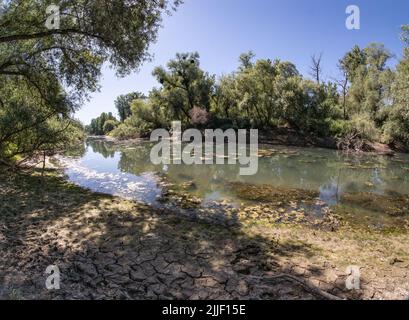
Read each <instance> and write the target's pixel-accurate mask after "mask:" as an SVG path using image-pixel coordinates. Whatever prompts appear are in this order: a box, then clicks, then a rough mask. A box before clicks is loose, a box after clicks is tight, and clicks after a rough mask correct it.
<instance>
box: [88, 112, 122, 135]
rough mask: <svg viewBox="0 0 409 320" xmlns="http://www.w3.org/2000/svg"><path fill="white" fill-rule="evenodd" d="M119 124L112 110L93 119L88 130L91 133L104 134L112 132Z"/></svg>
mask: <svg viewBox="0 0 409 320" xmlns="http://www.w3.org/2000/svg"><path fill="white" fill-rule="evenodd" d="M117 125H118V121H117V120H116V119H115V117H114V116H113V115H112V113H111V112H109V113H106V112H103V113H101V115H100V116H99V117H98V118H95V119H92V120H91V124H90V125H89V126H88V127H87V131H88V133H89V134H91V135H96V136H102V135H106V134H108V133H109V132H111V131H112V130H113V129H115V127H116V126H117Z"/></svg>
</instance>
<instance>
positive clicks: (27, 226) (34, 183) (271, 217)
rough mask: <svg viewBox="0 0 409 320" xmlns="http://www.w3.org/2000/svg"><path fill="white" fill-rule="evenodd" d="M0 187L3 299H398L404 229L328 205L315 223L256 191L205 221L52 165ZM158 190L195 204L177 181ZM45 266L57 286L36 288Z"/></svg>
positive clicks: (404, 265) (0, 182)
mask: <svg viewBox="0 0 409 320" xmlns="http://www.w3.org/2000/svg"><path fill="white" fill-rule="evenodd" d="M0 186H1V188H0V203H1V206H0V220H1V232H0V238H1V240H2V241H1V250H2V252H3V254H2V255H1V257H0V263H1V265H2V266H3V274H2V279H1V280H2V281H1V283H2V286H1V288H0V298H2V299H30V298H34V299H110V298H112V299H158V298H159V299H253V298H254V299H407V296H406V293H407V290H408V289H409V288H408V284H407V283H405V281H402V280H403V279H405V278H407V277H408V276H409V274H408V266H409V265H408V263H409V253H408V250H407V246H406V243H408V240H409V238H408V237H409V236H408V233H407V231H404V232H400V231H387V232H385V231H377V230H373V229H368V228H365V227H364V226H363V225H361V226H354V225H353V224H349V223H348V221H347V220H345V219H344V218H343V217H341V216H339V215H338V214H335V213H330V212H329V213H328V216H327V218H325V219H323V220H322V221H320V222H319V223H317V222H314V221H311V220H309V219H308V218H306V216H305V213H304V214H303V213H302V212H298V211H293V212H281V211H279V210H278V209H274V206H271V205H269V204H268V203H264V204H263V203H262V202H263V201H261V200H260V199H259V198H257V199H258V200H257V201H258V204H256V205H250V206H248V207H245V208H242V209H241V210H240V212H237V217H236V219H237V220H236V223H234V224H220V223H213V222H212V221H206V220H202V219H197V217H196V218H192V217H190V216H186V215H180V214H179V212H178V209H173V210H172V209H159V208H153V207H150V206H148V205H144V204H141V203H138V202H135V201H130V200H125V199H123V198H119V197H115V196H110V195H106V194H100V193H95V192H91V191H89V190H87V189H83V188H81V187H78V186H75V185H73V184H71V183H69V182H67V181H66V178H65V177H64V175H63V173H62V171H61V169H47V170H46V172H45V173H44V174H41V173H40V171H37V170H36V171H34V172H33V173H31V174H21V173H13V174H7V175H5V174H2V176H1V179H0ZM243 187H245V186H243ZM243 187H241V186H234V188H236V189H237V190H239V191H240V190H241V189H243ZM182 189H183V187H182ZM243 190H244V191H243V192H246V193H247V194H248V195H247V197H253V196H254V195H253V191H254V190H252V189H251V188H250V189H249V188H248V187H245V188H244V189H243ZM269 192H273V193H275V194H277V195H278V193H277V192H279V191H277V190H270V191H269V190H266V188H263V194H270V193H269ZM281 192H284V193H287V192H286V191H281ZM166 194H167V195H166V196H165V198H166V197H168V199H165V200H164V201H168V200H169V199H173V200H175V199H178V198H180V199H184V200H182V202H183V203H182V204H179V205H185V206H188V207H189V206H190V207H192V206H193V207H194V203H195V201H194V199H192V198H189V197H187V196H186V194H185V195H184V193H183V191H182V190H180V189H178V188H176V189H174V188H173V187H171V188H170V190H168V192H167V193H166ZM292 194H293V195H294V193H292ZM299 196H301V197H302V195H299ZM305 196H306V197H307V198H308V197H311V196H313V195H305ZM258 197H259V196H258ZM269 197H270V198H271V195H270V196H269ZM294 197H295V198H297V196H295V195H294ZM294 197H293V198H292V199H293V200H294V199H295V198H294ZM281 198H282V201H286V199H287V198H286V197H281ZM287 200H289V199H287ZM290 200H291V199H290ZM260 201H261V202H260ZM175 208H177V207H175ZM208 210H210V209H208ZM224 214H225V215H229V214H231V212H230V211H228V210H227V211H226V212H224ZM204 215H205V216H209V215H210V216H211V213H210V211H209V212H204ZM408 226H409V225H408ZM374 252H376V255H374ZM50 264H57V265H59V267H60V269H61V273H62V279H63V280H62V287H61V289H60V290H57V291H48V290H46V289H45V288H44V281H45V277H44V270H45V269H46V267H47V266H48V265H50ZM349 265H361V266H364V267H362V268H361V270H360V272H361V289H360V290H354V291H350V290H346V288H345V280H346V278H347V277H348V274H346V271H345V270H346V268H347V267H348V266H349Z"/></svg>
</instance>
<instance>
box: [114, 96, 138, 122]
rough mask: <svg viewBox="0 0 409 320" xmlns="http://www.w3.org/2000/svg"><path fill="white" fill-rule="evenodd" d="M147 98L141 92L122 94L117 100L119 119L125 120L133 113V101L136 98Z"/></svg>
mask: <svg viewBox="0 0 409 320" xmlns="http://www.w3.org/2000/svg"><path fill="white" fill-rule="evenodd" d="M141 98H145V96H144V95H143V94H142V93H140V92H131V93H128V94H124V95H120V96H119V97H118V98H116V100H115V107H116V109H117V110H118V114H119V120H120V121H121V122H124V121H125V119H126V118H128V117H129V116H130V115H131V114H132V113H131V103H132V101H134V100H136V99H141Z"/></svg>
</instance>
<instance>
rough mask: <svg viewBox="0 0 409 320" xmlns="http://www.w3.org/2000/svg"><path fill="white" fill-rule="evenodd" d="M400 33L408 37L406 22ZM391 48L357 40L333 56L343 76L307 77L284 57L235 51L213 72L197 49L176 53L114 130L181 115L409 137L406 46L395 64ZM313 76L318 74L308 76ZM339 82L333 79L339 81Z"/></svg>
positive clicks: (200, 120)
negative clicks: (233, 61)
mask: <svg viewBox="0 0 409 320" xmlns="http://www.w3.org/2000/svg"><path fill="white" fill-rule="evenodd" d="M403 31H404V32H403V35H402V39H403V40H404V41H406V43H408V45H409V26H407V27H404V28H403ZM391 58H392V54H391V53H390V52H389V51H388V50H387V49H385V47H384V46H383V45H381V44H370V45H369V46H367V47H366V48H363V49H361V48H360V47H358V46H355V47H354V48H352V50H351V51H349V52H348V53H346V54H345V55H344V57H343V58H342V59H341V60H340V62H339V67H340V70H341V71H342V74H343V78H342V79H341V80H339V81H336V84H335V83H333V82H322V81H311V80H308V79H305V78H303V77H302V75H300V73H299V72H298V70H297V68H296V66H295V65H294V64H292V63H291V62H285V61H280V60H278V59H276V60H270V59H259V60H256V59H255V55H254V53H252V52H247V53H243V54H242V55H240V57H239V67H238V68H237V70H236V71H235V72H233V73H231V74H227V75H223V76H221V77H220V78H219V79H217V81H216V78H215V76H211V75H209V74H208V73H206V72H205V71H203V70H202V69H201V68H200V63H199V55H198V54H197V53H190V54H189V53H188V54H177V55H176V58H175V59H172V60H171V61H170V62H169V63H168V64H167V68H163V67H157V68H156V69H155V70H154V72H153V74H154V76H156V78H157V80H158V82H159V83H160V84H161V87H159V88H154V89H153V90H152V91H151V92H150V93H149V96H148V97H147V98H146V99H137V100H133V102H132V103H131V107H130V109H131V111H130V114H129V116H128V117H127V119H126V120H124V122H123V124H122V125H120V126H118V127H117V128H116V129H114V130H113V131H112V135H114V136H117V137H119V138H125V137H134V136H146V135H147V134H148V133H149V132H150V131H152V130H153V129H155V128H168V127H169V126H170V123H171V121H173V120H180V121H182V123H183V125H184V126H185V127H189V126H199V127H213V128H216V127H217V128H223V129H227V128H236V129H237V128H249V127H252V128H258V129H271V128H276V127H281V126H285V127H291V128H293V129H295V130H297V131H298V132H301V133H304V134H313V135H317V136H325V137H328V136H333V137H336V138H339V139H340V141H343V140H342V139H343V138H345V139H346V140H345V141H347V140H348V139H351V138H352V139H353V140H354V141H355V142H356V143H355V142H354V143H355V144H354V145H356V146H359V145H363V144H362V143H360V140H362V139H365V140H369V141H386V142H394V141H400V142H403V143H406V144H407V145H409V133H408V132H409V120H408V119H409V107H408V106H409V86H408V83H409V48H406V49H405V55H404V58H403V60H402V61H400V63H399V65H398V67H397V70H396V72H395V71H394V70H392V69H391V68H390V67H389V66H388V61H389V60H390V59H391ZM315 80H317V79H315ZM338 86H339V87H338Z"/></svg>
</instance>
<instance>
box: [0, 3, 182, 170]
mask: <svg viewBox="0 0 409 320" xmlns="http://www.w3.org/2000/svg"><path fill="white" fill-rule="evenodd" d="M52 3H53V1H29V0H8V1H1V6H0V8H1V13H0V82H1V86H0V90H1V92H0V157H1V160H2V161H3V162H9V161H10V160H11V157H10V156H11V154H13V153H16V152H18V151H19V150H20V148H19V147H18V146H17V144H20V143H21V141H20V140H21V137H24V134H26V135H27V133H28V132H33V131H36V130H37V129H39V127H40V126H44V125H46V124H47V123H50V121H53V122H55V121H57V122H58V121H68V119H70V118H71V116H72V114H73V112H74V111H75V110H77V109H78V108H79V106H80V105H81V103H82V102H83V101H84V99H86V98H87V97H88V94H89V93H90V92H93V91H96V90H97V89H98V81H99V77H100V74H101V68H102V65H103V64H104V63H109V64H110V65H111V66H112V67H113V68H115V70H116V73H117V75H118V76H124V75H127V74H129V73H130V72H131V71H133V70H136V69H137V68H138V67H139V66H140V65H141V63H142V62H143V61H145V60H147V59H149V57H150V56H149V54H148V48H149V44H150V43H152V42H153V41H155V39H156V36H157V32H158V28H159V27H160V23H161V19H162V16H163V14H165V13H169V12H170V10H172V9H173V8H175V7H176V6H177V5H178V4H179V3H180V0H173V1H171V0H169V1H166V0H162V1H155V0H133V1H132V0H118V1H109V0H64V1H60V2H59V7H56V6H55V5H53V4H52ZM16 90H18V91H19V92H18V97H17V96H16V93H15V91H16ZM34 102H35V103H34ZM23 106H24V108H25V112H26V113H27V114H26V118H24V119H20V122H14V120H13V119H12V117H11V116H10V114H11V113H13V112H14V111H16V110H18V108H23ZM40 109H41V110H40ZM39 115H40V116H39ZM58 130H60V129H58ZM48 134H49V132H48ZM17 137H20V138H17ZM40 140H41V139H40ZM25 142H27V141H25ZM36 147H37V144H35V143H34V144H33V145H32V146H31V148H28V149H27V150H33V149H34V151H35V149H36ZM10 149H13V150H14V151H12V152H10ZM14 156H15V155H14ZM6 157H7V158H6Z"/></svg>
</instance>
